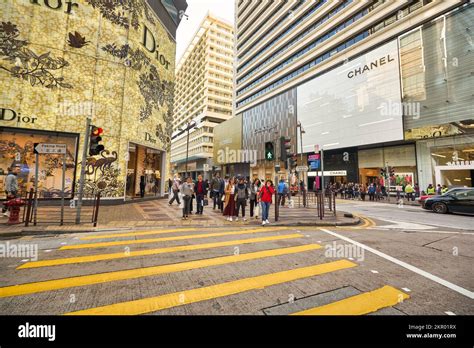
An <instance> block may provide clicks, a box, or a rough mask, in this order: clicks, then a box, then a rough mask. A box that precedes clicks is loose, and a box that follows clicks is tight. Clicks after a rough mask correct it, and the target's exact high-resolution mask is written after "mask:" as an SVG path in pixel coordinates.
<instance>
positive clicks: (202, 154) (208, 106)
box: [171, 13, 234, 177]
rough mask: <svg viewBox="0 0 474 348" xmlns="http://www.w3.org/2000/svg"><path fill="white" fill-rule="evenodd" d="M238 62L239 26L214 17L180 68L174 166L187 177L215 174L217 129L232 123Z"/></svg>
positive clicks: (204, 23) (205, 24)
mask: <svg viewBox="0 0 474 348" xmlns="http://www.w3.org/2000/svg"><path fill="white" fill-rule="evenodd" d="M233 58H234V28H233V26H232V25H231V24H229V23H227V22H226V21H224V20H222V19H219V18H218V17H216V16H213V15H211V14H209V13H208V14H207V15H206V17H205V18H204V20H203V21H202V23H201V25H200V26H199V29H198V30H197V31H196V34H195V35H194V37H193V38H192V41H191V42H190V44H189V46H188V48H187V49H186V51H185V53H184V54H183V56H182V57H181V59H180V60H179V63H178V64H177V66H176V94H175V102H174V111H175V112H174V121H173V127H174V131H175V133H174V136H173V139H172V145H171V162H172V165H173V169H174V171H175V172H177V173H180V174H181V175H185V174H186V171H188V173H190V174H191V175H192V176H193V177H196V174H197V173H203V172H204V171H205V170H206V167H207V168H212V165H213V163H212V157H213V128H214V126H215V125H217V124H219V123H221V122H223V121H225V120H227V119H229V118H231V117H232V87H233ZM188 128H189V144H188V131H187V129H188Z"/></svg>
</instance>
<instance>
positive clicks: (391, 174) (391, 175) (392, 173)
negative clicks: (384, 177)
mask: <svg viewBox="0 0 474 348" xmlns="http://www.w3.org/2000/svg"><path fill="white" fill-rule="evenodd" d="M388 168H389V169H388V170H389V172H390V177H394V176H395V168H393V167H388Z"/></svg>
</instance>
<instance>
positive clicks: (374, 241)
mask: <svg viewBox="0 0 474 348" xmlns="http://www.w3.org/2000/svg"><path fill="white" fill-rule="evenodd" d="M343 204H347V205H348V207H347V208H349V207H350V209H351V210H354V211H356V212H358V213H359V214H361V215H362V217H363V218H364V223H363V224H361V225H359V226H356V227H341V228H335V227H334V228H321V229H320V228H313V227H301V228H297V227H272V226H269V227H265V228H263V227H257V228H255V227H245V226H242V227H240V228H239V227H237V226H236V225H235V226H232V227H229V226H228V227H223V228H211V227H206V228H195V229H193V228H174V229H164V228H162V229H159V228H158V229H151V230H140V231H131V232H124V231H120V232H117V233H113V232H103V233H83V234H67V235H58V236H50V237H45V236H43V237H40V236H38V237H22V238H20V239H12V240H8V241H6V240H2V241H0V244H2V245H3V249H5V248H7V247H8V248H9V250H10V255H7V256H8V257H2V258H0V314H7V315H10V314H86V315H88V314H158V315H162V314H171V315H174V314H180V315H182V314H251V315H275V314H336V315H337V314H369V315H377V314H394V315H415V314H439V315H453V314H454V315H461V314H470V315H472V314H474V293H473V290H474V267H473V260H474V232H472V231H468V230H467V229H453V228H452V227H453V226H455V223H456V221H457V219H458V218H459V217H457V216H436V217H434V218H433V219H436V220H430V218H427V217H431V216H432V214H430V213H425V212H422V211H419V209H418V208H417V207H407V208H397V207H396V206H382V205H379V206H377V207H371V206H369V205H363V206H362V205H360V204H359V203H357V202H356V203H352V202H351V203H349V202H348V203H341V205H340V209H342V205H343ZM344 209H345V210H347V209H346V207H344ZM367 210H369V211H367ZM408 211H410V213H408ZM368 213H370V214H368ZM367 216H370V218H367ZM403 216H405V217H408V216H412V217H414V218H411V219H408V218H406V219H404V218H402V217H403ZM464 218H465V217H461V218H460V219H461V220H462V226H464V227H466V228H467V227H468V224H469V221H468V220H464ZM382 219H383V220H382ZM440 219H441V220H440ZM443 219H444V220H443ZM467 219H472V218H469V217H467ZM392 221H395V223H393V222H392ZM414 221H416V222H414ZM438 221H439V222H443V225H441V224H440V225H439V226H438V227H436V226H432V225H431V224H432V223H433V225H434V224H437V223H438ZM471 221H472V220H471ZM421 222H423V223H421ZM425 222H426V223H425ZM428 222H429V224H428ZM407 223H408V224H409V225H407ZM7 242H8V243H9V244H8V245H7V244H6V243H7ZM12 245H16V246H17V247H18V245H23V246H25V249H24V251H26V250H28V251H30V254H23V255H13V251H12V250H13V249H12ZM35 246H36V247H37V248H38V252H37V258H36V257H35V252H34V248H35ZM26 247H28V248H26ZM4 256H5V255H4ZM18 256H20V257H18ZM32 258H33V259H34V260H36V261H34V260H33V261H32V260H31V259H32Z"/></svg>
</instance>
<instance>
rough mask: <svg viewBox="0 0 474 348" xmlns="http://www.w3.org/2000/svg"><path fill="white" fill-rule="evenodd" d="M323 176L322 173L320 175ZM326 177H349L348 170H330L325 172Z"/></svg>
mask: <svg viewBox="0 0 474 348" xmlns="http://www.w3.org/2000/svg"><path fill="white" fill-rule="evenodd" d="M318 176H321V173H318ZM324 176H347V171H346V170H328V171H324Z"/></svg>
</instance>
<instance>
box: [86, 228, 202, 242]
mask: <svg viewBox="0 0 474 348" xmlns="http://www.w3.org/2000/svg"><path fill="white" fill-rule="evenodd" d="M190 231H197V229H196V228H174V229H168V230H151V231H135V232H122V233H109V234H102V235H93V236H87V237H82V238H80V239H81V240H93V239H107V238H116V237H134V236H149V235H153V234H165V233H179V232H190Z"/></svg>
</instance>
